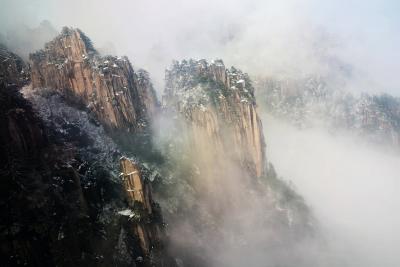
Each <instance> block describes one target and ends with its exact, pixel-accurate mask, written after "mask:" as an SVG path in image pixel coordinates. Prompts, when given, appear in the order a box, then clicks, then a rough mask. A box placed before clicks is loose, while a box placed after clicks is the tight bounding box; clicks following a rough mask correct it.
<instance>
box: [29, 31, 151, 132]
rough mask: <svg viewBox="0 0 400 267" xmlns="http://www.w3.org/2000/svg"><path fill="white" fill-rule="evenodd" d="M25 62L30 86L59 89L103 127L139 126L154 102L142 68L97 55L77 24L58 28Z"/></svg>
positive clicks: (148, 82)
mask: <svg viewBox="0 0 400 267" xmlns="http://www.w3.org/2000/svg"><path fill="white" fill-rule="evenodd" d="M30 61H31V65H32V87H33V88H50V89H55V90H58V91H60V92H61V93H62V94H63V95H64V96H65V97H66V98H67V99H68V100H69V101H70V102H71V103H76V104H81V105H84V106H86V107H87V108H88V109H89V110H91V111H92V112H93V113H94V114H95V116H96V118H97V119H98V120H99V121H100V122H101V123H102V124H103V125H104V126H105V127H106V128H110V129H121V130H128V131H132V132H136V131H140V130H141V129H143V128H145V127H146V126H147V125H146V124H147V121H148V118H149V116H151V114H152V113H153V112H154V109H155V107H156V104H157V103H156V102H157V101H156V97H155V93H154V90H153V87H152V84H151V82H150V80H149V77H148V74H147V72H145V71H137V72H135V71H134V70H133V67H132V65H131V63H130V62H129V60H128V59H127V58H126V57H122V58H119V57H113V56H106V57H101V56H100V55H99V54H98V53H97V51H96V50H95V49H94V47H93V45H92V42H91V41H90V39H89V38H88V37H87V36H86V35H85V34H84V33H83V32H81V31H80V30H78V29H71V28H64V29H63V30H62V33H61V34H60V35H59V36H57V37H56V38H55V39H54V40H53V41H51V42H49V43H47V44H46V46H45V49H44V50H40V51H38V52H36V53H34V54H31V55H30Z"/></svg>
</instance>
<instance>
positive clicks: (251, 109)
mask: <svg viewBox="0 0 400 267" xmlns="http://www.w3.org/2000/svg"><path fill="white" fill-rule="evenodd" d="M163 101H164V103H163V104H164V105H165V106H167V107H169V108H171V107H175V108H176V109H177V110H178V112H179V113H181V114H183V115H184V117H185V118H186V120H187V121H188V122H189V123H191V124H192V127H193V133H194V134H197V136H196V138H194V141H195V142H196V144H195V147H197V149H199V150H201V149H202V147H203V146H202V145H201V141H202V137H201V134H199V133H200V132H202V133H204V135H203V137H204V138H206V139H208V138H209V139H210V140H212V143H213V146H214V148H215V149H216V150H220V151H224V153H225V156H231V157H232V158H233V159H235V160H236V161H237V162H238V163H239V164H240V165H241V166H242V167H243V168H245V169H246V170H247V171H248V173H249V174H250V175H251V176H254V177H260V176H262V174H263V173H264V171H265V162H266V159H265V143H264V136H263V132H262V123H261V120H260V118H259V116H258V114H257V110H256V102H255V98H254V89H253V87H252V85H251V81H250V79H249V77H248V75H247V74H245V73H243V72H241V71H240V70H237V69H235V68H233V67H232V68H231V69H227V68H225V66H224V63H223V62H222V60H216V61H214V62H212V63H208V62H207V61H205V60H198V61H195V60H189V61H182V62H175V63H174V64H173V66H172V68H171V69H169V70H167V71H166V89H165V96H164V99H163ZM207 149H209V148H207ZM213 160H214V159H213Z"/></svg>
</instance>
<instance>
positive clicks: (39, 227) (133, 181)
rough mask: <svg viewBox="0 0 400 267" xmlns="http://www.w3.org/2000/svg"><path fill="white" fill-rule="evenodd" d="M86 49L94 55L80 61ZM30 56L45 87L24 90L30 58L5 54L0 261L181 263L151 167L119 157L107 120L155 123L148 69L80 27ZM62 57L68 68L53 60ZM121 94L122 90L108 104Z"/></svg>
mask: <svg viewBox="0 0 400 267" xmlns="http://www.w3.org/2000/svg"><path fill="white" fill-rule="evenodd" d="M64 49H65V50H64ZM77 53H78V54H79V53H82V54H81V55H80V56H81V57H82V55H87V57H88V58H87V59H86V61H85V62H76V61H75V60H76V59H77ZM3 54H5V53H2V55H3ZM31 58H32V62H31V63H32V67H33V68H32V70H33V71H32V83H33V85H34V87H36V89H35V88H34V89H33V88H31V86H25V87H24V88H23V89H22V90H21V91H22V92H23V96H24V97H22V95H21V94H20V93H19V92H18V91H19V90H20V89H21V88H20V86H21V85H22V84H24V83H25V82H27V79H26V78H25V76H24V72H22V71H21V68H20V66H24V63H23V62H22V60H21V61H19V60H20V59H19V58H18V57H16V56H15V55H14V54H12V53H9V52H8V51H7V58H6V59H5V60H3V61H2V62H1V63H2V65H1V69H0V70H1V74H2V76H1V78H2V79H1V81H0V85H1V88H0V122H1V125H3V126H4V127H2V128H1V130H0V141H1V142H0V145H1V147H0V150H1V151H0V163H1V165H0V177H1V194H2V196H4V197H2V198H1V199H0V207H1V210H2V220H1V223H0V229H1V231H0V261H1V262H2V263H3V264H4V265H6V266H39V265H40V266H144V267H147V266H175V261H174V259H173V258H172V257H170V256H169V254H168V253H167V252H166V249H165V247H164V246H165V242H166V235H165V233H164V222H163V220H162V217H161V210H160V208H159V206H158V204H157V203H156V202H155V201H154V200H153V198H152V188H151V184H150V182H149V180H148V178H147V177H148V176H149V170H147V169H146V168H145V167H143V165H141V164H140V162H139V160H135V161H131V160H127V159H125V158H122V159H121V160H120V158H121V156H122V155H123V153H122V152H121V151H120V150H119V148H118V145H117V144H116V143H115V142H114V140H113V139H112V138H110V135H109V134H107V133H106V132H108V133H109V131H105V130H104V128H106V129H107V130H111V129H118V130H123V131H125V130H132V131H136V132H139V131H141V130H142V129H145V128H146V127H147V125H145V124H146V123H147V122H148V121H149V115H150V114H151V113H152V112H153V108H154V107H155V105H156V103H155V101H156V100H155V95H154V94H153V91H152V85H151V82H150V80H149V77H148V73H147V72H145V71H138V72H134V71H133V69H132V66H131V65H130V63H129V61H127V59H117V58H114V57H107V58H100V56H99V55H98V54H97V53H96V51H95V50H94V49H93V47H92V46H91V43H90V41H89V39H87V37H85V35H84V34H83V33H81V32H80V31H79V30H71V29H64V31H63V33H62V35H61V36H59V37H57V38H56V39H55V40H54V41H52V42H50V43H49V44H48V46H47V49H46V50H45V51H41V52H38V53H36V54H34V55H32V56H31ZM60 58H63V60H64V61H63V62H64V64H65V66H64V67H65V69H63V68H54V65H53V64H52V63H51V62H53V63H54V60H55V61H57V60H60ZM47 60H50V62H49V61H47ZM70 60H71V61H72V62H74V63H71V64H67V62H69V61H70ZM98 60H101V62H102V64H107V63H104V61H106V60H109V61H111V62H112V63H110V64H111V65H110V67H111V66H113V65H116V64H118V66H120V67H117V66H114V67H113V68H114V69H115V70H114V71H110V72H107V73H102V74H100V73H97V72H96V71H97V70H96V69H95V67H94V66H93V65H92V64H97V63H98ZM57 62H59V61H57ZM57 67H59V65H57ZM103 67H104V68H106V66H103ZM104 71H105V72H106V70H104ZM116 73H119V74H120V75H119V77H116V76H118V75H117V74H116ZM3 74H4V75H3ZM67 74H68V75H70V76H68V78H66V76H65V75H67ZM89 79H91V80H90V83H91V84H93V86H92V87H86V85H87V84H88V83H87V82H89ZM22 81H23V82H24V83H22ZM45 87H46V88H45ZM117 90H118V91H117ZM119 90H123V92H121V93H119ZM89 92H91V94H92V95H91V98H90V99H89V98H88V94H89ZM112 96H114V97H115V98H117V97H119V98H118V100H115V101H114V102H115V103H114V104H113V105H109V103H110V101H109V99H110V98H111V97H112ZM82 104H84V105H86V107H83V108H82V106H81V105H82ZM102 105H104V106H105V108H102V107H103V106H102ZM97 108H98V109H97ZM106 108H109V110H106ZM108 113H110V114H108ZM93 114H94V115H95V118H96V119H97V120H98V121H97V120H93ZM99 122H100V123H99ZM130 135H135V134H134V133H130ZM130 156H133V155H130ZM118 173H121V174H122V175H118ZM133 173H135V175H133ZM132 192H140V196H143V197H140V196H138V195H132Z"/></svg>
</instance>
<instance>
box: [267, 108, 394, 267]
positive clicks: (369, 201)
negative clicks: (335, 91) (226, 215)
mask: <svg viewBox="0 0 400 267" xmlns="http://www.w3.org/2000/svg"><path fill="white" fill-rule="evenodd" d="M263 121H264V124H265V127H264V130H265V135H266V140H267V146H268V149H267V152H268V153H267V154H268V157H269V159H270V160H271V161H272V162H273V163H274V165H275V168H276V170H277V172H278V173H279V174H280V175H282V176H283V177H290V178H291V179H290V180H291V181H292V182H293V183H294V185H295V186H296V189H297V190H298V192H300V193H301V194H302V195H303V196H304V197H305V199H306V201H307V203H309V205H311V207H312V209H313V211H314V212H315V214H316V216H317V218H318V219H319V220H320V222H321V225H322V227H323V228H324V231H323V232H324V233H325V234H326V238H327V240H329V243H330V245H331V246H332V249H333V250H334V251H336V254H337V255H338V257H339V258H341V259H343V260H344V262H346V263H347V265H345V266H363V267H374V266H385V267H395V266H400V256H399V255H400V248H399V246H398V244H399V243H400V215H399V214H398V212H397V211H398V210H399V209H400V180H399V168H400V167H399V166H400V156H399V154H398V153H397V154H393V153H388V152H387V151H384V150H382V149H381V148H380V147H375V146H373V145H370V144H368V143H365V142H364V141H362V140H360V138H357V137H356V136H353V135H352V134H351V133H348V134H344V133H343V132H342V133H340V134H335V135H333V134H331V133H328V131H327V130H325V129H322V128H308V129H299V128H298V127H294V126H291V125H289V124H287V123H285V122H282V121H280V120H277V119H274V118H273V117H271V116H268V115H267V116H264V117H263Z"/></svg>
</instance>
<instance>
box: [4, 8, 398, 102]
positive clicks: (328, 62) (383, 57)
mask: <svg viewBox="0 0 400 267" xmlns="http://www.w3.org/2000/svg"><path fill="white" fill-rule="evenodd" d="M0 2H1V7H2V8H1V10H0V32H3V33H6V32H7V31H12V30H13V29H14V28H15V26H16V25H19V24H25V25H28V26H30V27H36V26H37V25H38V24H39V23H40V22H41V21H42V20H45V19H46V20H49V21H50V22H51V23H52V24H53V25H54V26H55V27H56V28H57V29H58V30H59V29H61V27H62V26H65V25H68V26H73V27H79V28H81V29H82V30H83V31H84V32H86V33H87V35H88V36H89V37H91V38H92V40H93V41H94V43H95V45H96V46H98V47H111V48H113V49H112V50H111V51H112V52H114V51H115V52H116V53H117V54H119V55H127V56H128V57H129V58H130V60H131V61H132V63H133V65H134V67H137V68H139V67H141V68H145V69H147V70H148V71H150V74H151V75H152V77H153V80H154V82H155V84H156V87H157V88H156V89H157V91H162V87H163V78H164V70H165V68H166V67H168V65H170V64H171V61H172V60H173V59H178V60H179V59H183V58H189V57H193V58H206V59H213V58H222V59H224V61H225V62H226V64H227V65H235V66H238V67H239V68H241V69H244V70H245V71H247V72H249V73H250V74H251V75H262V76H264V75H265V76H271V75H278V76H285V75H286V76H296V75H298V76H302V75H308V74H310V73H317V74H321V73H322V74H324V73H326V72H330V71H332V68H333V69H335V68H337V66H336V67H335V66H334V67H332V62H336V65H337V64H339V65H346V66H351V70H352V79H351V81H350V82H349V83H348V84H349V88H350V89H351V90H354V91H357V92H360V91H368V92H388V93H391V94H394V95H397V96H400V80H399V79H398V78H397V70H399V69H400V50H399V49H398V47H400V34H399V33H400V29H399V27H400V17H399V16H398V13H399V11H400V2H399V1H395V0H381V1H378V0H371V1H360V0H348V1H343V0H336V1H333V0H329V1H328V0H327V1H317V0H303V1H301V0H287V1H276V0H274V1H271V0H246V1H243V0H241V1H240V0H231V1H229V2H227V1H222V0H213V1H210V0H205V1H187V0H186V1H183V0H169V1H165V0H153V1H138V0H134V1H128V0H126V1H125V0H115V1H106V0H86V1H81V0H69V1H61V0H1V1H0ZM110 43H111V44H110Z"/></svg>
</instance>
